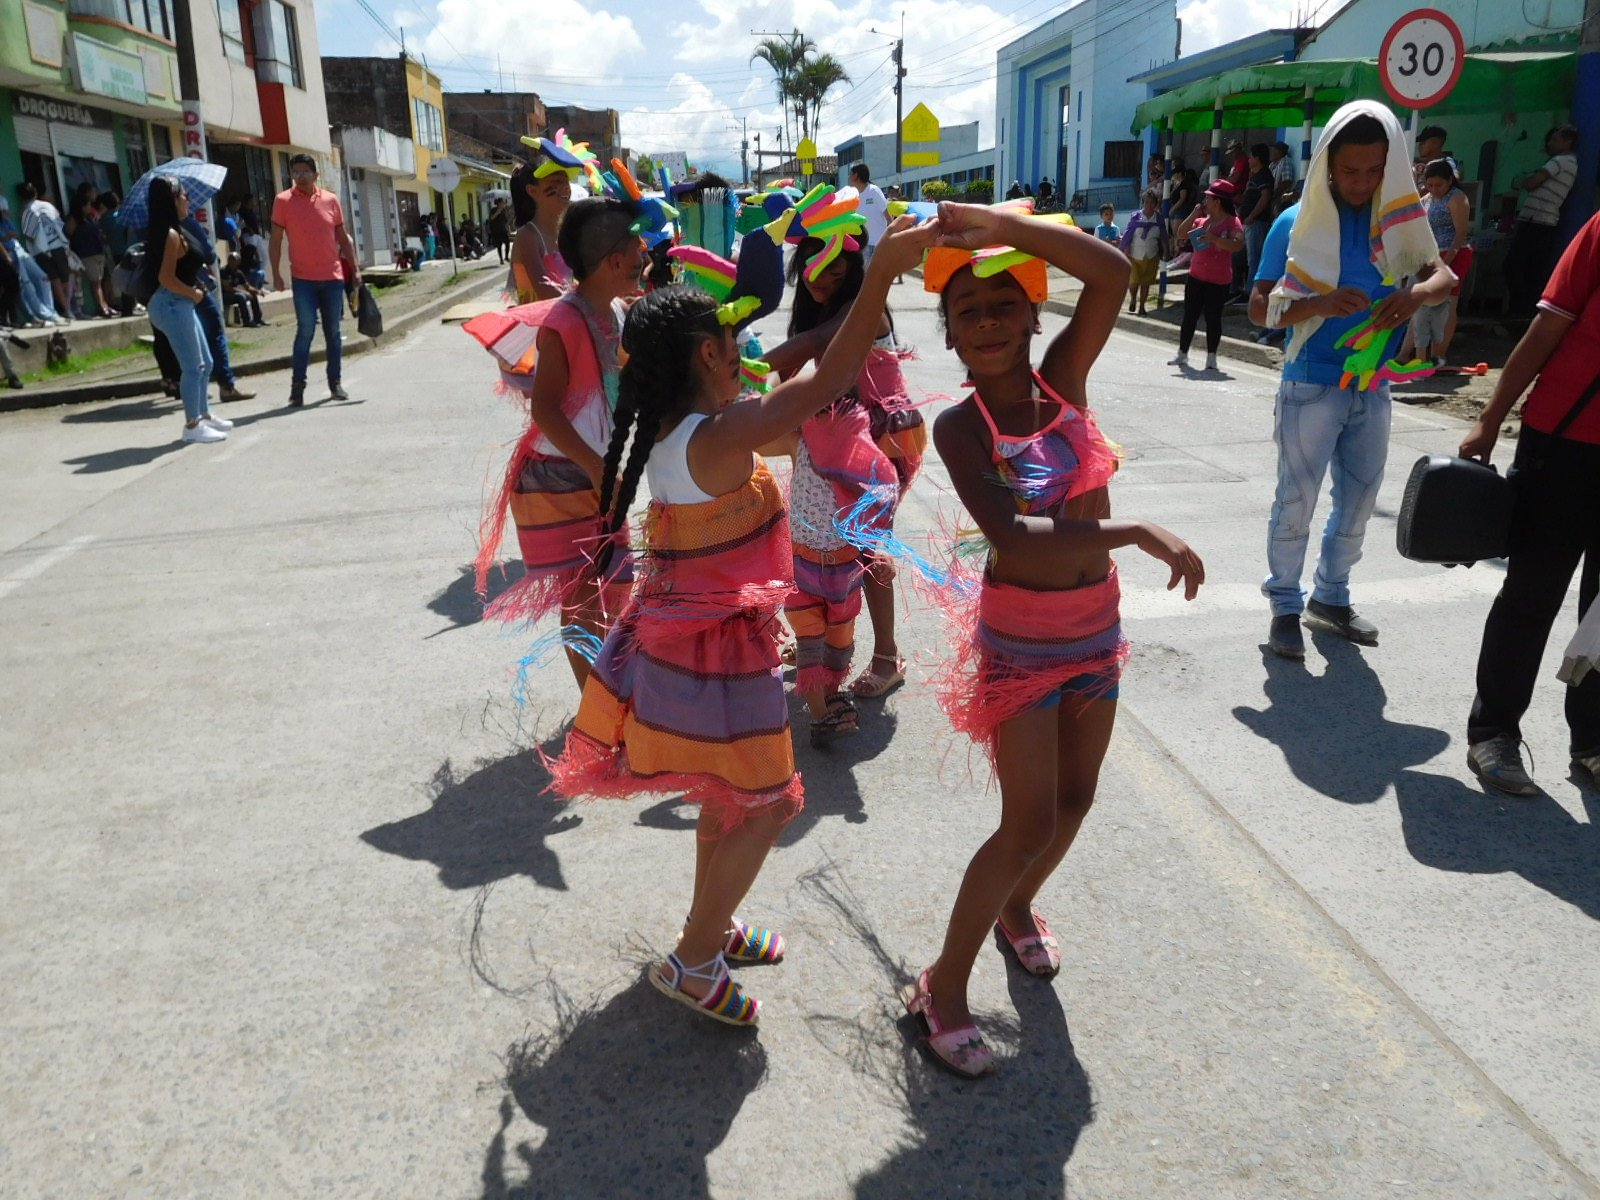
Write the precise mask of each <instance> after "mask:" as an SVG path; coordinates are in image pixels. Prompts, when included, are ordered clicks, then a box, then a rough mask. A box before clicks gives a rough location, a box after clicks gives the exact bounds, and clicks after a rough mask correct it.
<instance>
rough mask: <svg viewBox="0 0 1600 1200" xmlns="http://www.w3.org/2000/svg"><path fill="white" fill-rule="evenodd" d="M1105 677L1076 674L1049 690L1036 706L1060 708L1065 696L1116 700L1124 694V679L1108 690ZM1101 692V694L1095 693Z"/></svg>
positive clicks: (1092, 674)
mask: <svg viewBox="0 0 1600 1200" xmlns="http://www.w3.org/2000/svg"><path fill="white" fill-rule="evenodd" d="M1104 687H1105V677H1104V676H1103V675H1096V674H1094V673H1093V672H1089V673H1087V674H1084V675H1074V676H1073V677H1072V678H1071V679H1069V680H1067V681H1066V682H1065V683H1063V684H1062V685H1061V686H1060V687H1058V688H1056V689H1055V690H1054V691H1051V692H1047V693H1046V694H1045V696H1044V699H1042V700H1040V701H1039V703H1037V704H1035V705H1034V706H1033V707H1034V708H1060V707H1061V700H1062V698H1063V697H1065V696H1094V699H1096V700H1116V699H1118V698H1119V697H1120V696H1121V695H1122V681H1121V680H1120V679H1119V680H1118V681H1117V682H1115V683H1113V684H1112V685H1111V687H1110V688H1109V689H1108V690H1106V691H1101V690H1100V689H1102V688H1104ZM1096 692H1099V693H1100V694H1099V695H1094V694H1095V693H1096Z"/></svg>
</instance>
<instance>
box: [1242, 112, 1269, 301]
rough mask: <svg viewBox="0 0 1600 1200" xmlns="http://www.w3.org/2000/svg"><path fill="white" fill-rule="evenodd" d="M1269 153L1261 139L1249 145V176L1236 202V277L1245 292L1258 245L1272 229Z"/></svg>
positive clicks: (1258, 252) (1253, 270)
mask: <svg viewBox="0 0 1600 1200" xmlns="http://www.w3.org/2000/svg"><path fill="white" fill-rule="evenodd" d="M1269 153H1270V152H1269V151H1268V150H1267V146H1266V143H1265V142H1258V143H1257V144H1256V145H1254V146H1251V147H1250V178H1249V180H1248V181H1247V182H1246V183H1245V188H1244V198H1243V199H1242V200H1240V201H1239V223H1240V224H1241V225H1243V226H1244V251H1245V273H1244V275H1243V276H1242V277H1241V279H1240V282H1241V283H1243V285H1244V287H1243V289H1242V290H1244V291H1249V289H1250V286H1251V284H1250V281H1251V280H1253V279H1255V277H1256V267H1257V266H1258V265H1260V262H1261V247H1262V246H1264V245H1266V244H1267V230H1269V229H1271V228H1272V220H1273V216H1274V213H1273V206H1272V197H1273V194H1274V192H1275V190H1276V189H1275V188H1274V186H1273V183H1274V181H1273V175H1272V168H1271V166H1269V165H1268V154H1269Z"/></svg>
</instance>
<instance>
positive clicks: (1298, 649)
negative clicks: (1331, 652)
mask: <svg viewBox="0 0 1600 1200" xmlns="http://www.w3.org/2000/svg"><path fill="white" fill-rule="evenodd" d="M1267 647H1268V649H1270V650H1271V651H1272V652H1273V653H1274V654H1277V655H1280V656H1281V657H1283V658H1304V657H1305V656H1306V639H1305V635H1304V634H1303V633H1301V632H1300V617H1299V614H1297V613H1284V614H1283V616H1281V617H1273V618H1272V628H1271V629H1269V630H1268V631H1267Z"/></svg>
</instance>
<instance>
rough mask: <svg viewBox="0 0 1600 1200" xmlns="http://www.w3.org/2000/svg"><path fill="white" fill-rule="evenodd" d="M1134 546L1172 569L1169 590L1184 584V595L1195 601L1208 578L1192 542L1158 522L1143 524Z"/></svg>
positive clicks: (1168, 584)
mask: <svg viewBox="0 0 1600 1200" xmlns="http://www.w3.org/2000/svg"><path fill="white" fill-rule="evenodd" d="M1134 545H1136V546H1138V547H1139V549H1141V550H1143V551H1144V552H1145V553H1146V554H1148V555H1149V556H1150V557H1151V558H1154V559H1159V560H1160V561H1161V562H1164V563H1166V564H1167V566H1169V567H1171V568H1172V578H1171V579H1169V580H1168V581H1167V591H1169V592H1170V591H1171V590H1172V589H1173V588H1175V587H1177V586H1178V584H1179V582H1180V581H1181V582H1182V583H1183V598H1184V599H1185V600H1193V599H1194V598H1195V595H1196V593H1198V592H1199V591H1200V585H1201V584H1202V583H1204V582H1205V581H1206V566H1205V564H1204V563H1203V562H1201V561H1200V556H1199V555H1198V554H1196V553H1195V552H1194V551H1193V550H1191V549H1190V548H1189V544H1188V543H1187V542H1185V541H1184V540H1183V539H1182V538H1180V537H1178V536H1177V535H1176V534H1173V533H1169V532H1168V531H1167V530H1165V529H1163V528H1161V526H1159V525H1150V524H1142V525H1141V527H1140V530H1139V536H1138V538H1137V540H1136V541H1135V542H1134Z"/></svg>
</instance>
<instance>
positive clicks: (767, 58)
mask: <svg viewBox="0 0 1600 1200" xmlns="http://www.w3.org/2000/svg"><path fill="white" fill-rule="evenodd" d="M816 48H817V44H816V43H815V42H813V41H812V40H811V39H810V38H808V37H807V36H806V35H805V34H803V33H801V32H800V31H799V30H798V29H791V30H790V31H789V33H788V34H787V35H786V36H783V37H775V38H766V39H765V40H763V41H762V42H761V43H760V44H759V45H757V46H756V50H755V53H754V54H752V55H751V56H750V61H751V62H755V61H756V60H757V59H760V60H761V61H762V62H764V63H766V64H767V66H769V67H771V68H772V73H773V74H774V75H775V76H776V77H777V79H776V82H777V90H778V107H779V108H781V109H782V110H783V128H784V131H785V132H786V133H787V132H788V129H789V106H790V105H791V104H792V103H794V78H795V74H796V73H797V72H798V71H799V70H800V69H801V68H802V67H803V66H805V65H806V63H807V61H808V60H809V59H810V57H811V54H812V53H813V52H814V51H815V50H816ZM793 140H794V139H793V138H791V139H790V142H791V144H793Z"/></svg>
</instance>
